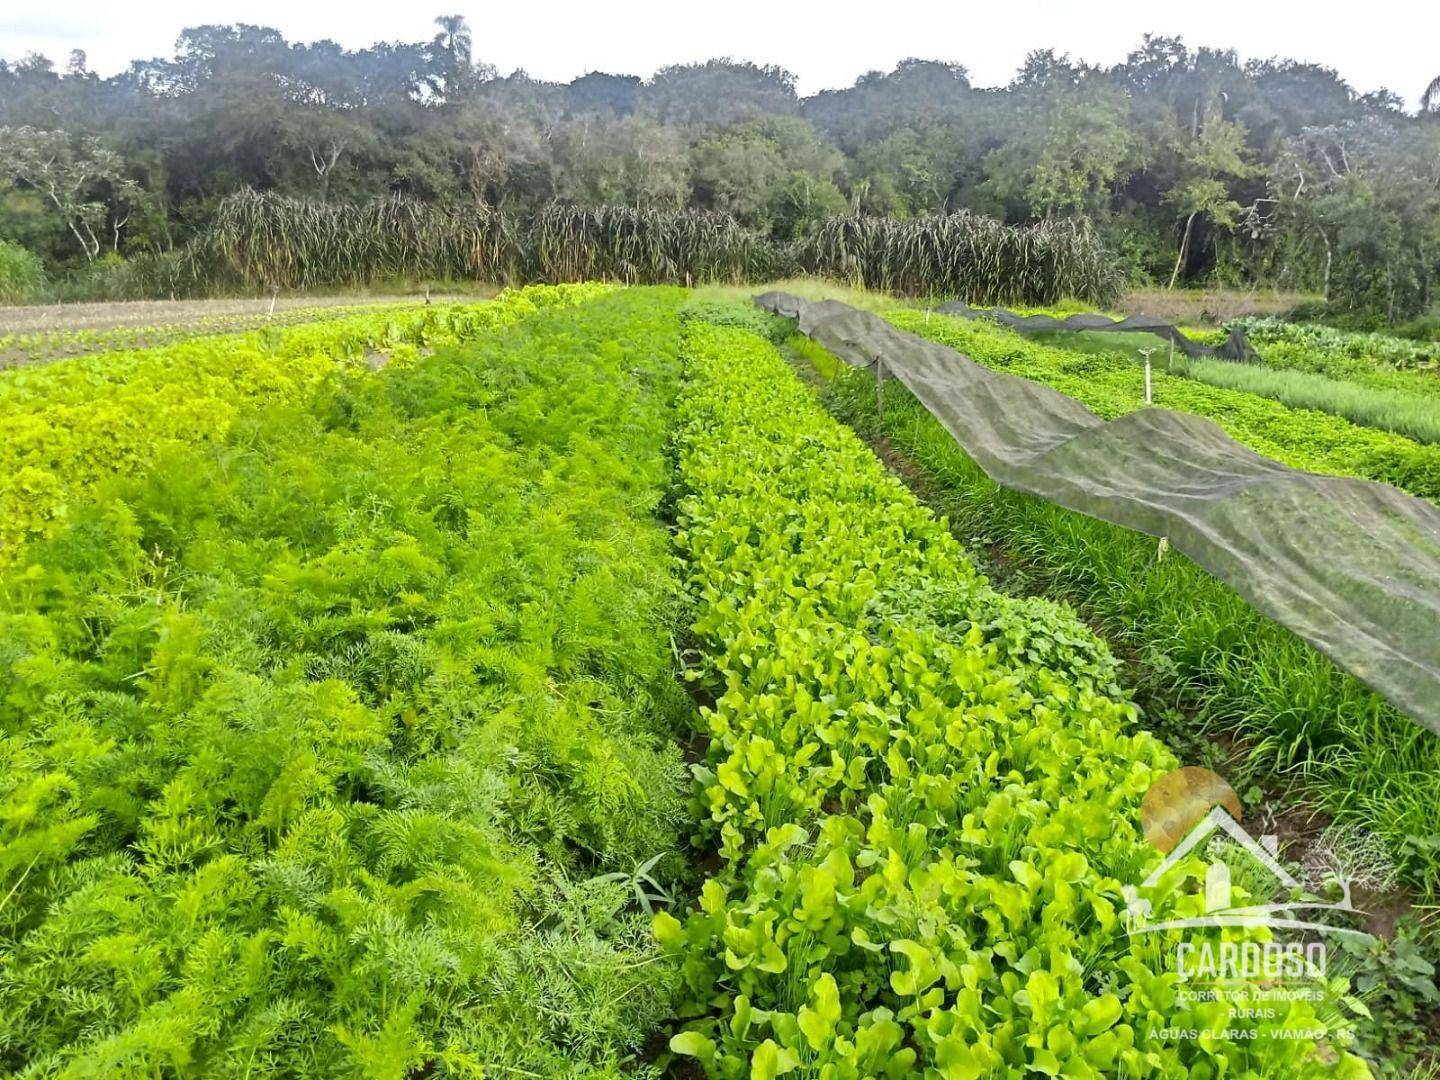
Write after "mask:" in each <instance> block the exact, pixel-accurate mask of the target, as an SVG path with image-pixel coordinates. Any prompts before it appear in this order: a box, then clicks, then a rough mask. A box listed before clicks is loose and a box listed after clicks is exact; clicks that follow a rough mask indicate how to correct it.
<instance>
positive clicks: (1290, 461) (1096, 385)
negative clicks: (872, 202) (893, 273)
mask: <svg viewBox="0 0 1440 1080" xmlns="http://www.w3.org/2000/svg"><path fill="white" fill-rule="evenodd" d="M885 318H886V319H888V320H889V321H890V322H892V323H893V324H894V325H895V326H897V327H899V328H900V329H902V330H908V331H910V332H911V333H914V334H918V335H920V336H921V337H925V338H929V339H930V340H932V341H938V342H940V343H941V344H944V345H949V346H950V347H952V348H954V349H958V350H959V351H960V352H962V353H964V354H965V355H966V356H969V357H970V358H971V359H972V360H975V361H977V362H979V363H982V364H984V365H986V366H987V367H991V368H994V369H996V370H998V371H1006V372H1009V373H1010V374H1012V375H1019V376H1022V377H1023V378H1027V379H1031V380H1034V381H1035V382H1040V383H1044V384H1045V385H1047V386H1052V387H1054V388H1055V389H1056V390H1059V391H1060V392H1061V393H1064V394H1068V395H1069V396H1070V397H1073V398H1075V399H1076V400H1077V401H1080V402H1083V403H1084V404H1085V405H1086V406H1088V407H1089V408H1090V409H1091V410H1092V411H1094V412H1095V413H1097V414H1098V415H1100V416H1102V417H1104V418H1105V419H1107V420H1111V419H1114V418H1115V417H1117V416H1120V415H1123V414H1124V413H1128V412H1133V411H1134V410H1136V409H1141V408H1144V407H1145V385H1144V376H1143V374H1142V372H1141V371H1140V369H1139V368H1138V367H1137V366H1136V365H1135V363H1134V362H1133V361H1132V360H1131V359H1129V358H1128V357H1126V356H1123V355H1120V354H1117V353H1109V352H1082V351H1078V350H1076V351H1072V350H1069V349H1062V348H1056V347H1054V346H1050V345H1043V344H1040V343H1038V342H1034V341H1027V340H1026V339H1024V338H1023V337H1021V336H1020V335H1019V334H1016V333H1014V332H1013V331H1010V330H1005V329H1002V328H1000V327H997V326H992V325H990V324H987V323H983V322H976V321H972V320H965V319H957V318H951V317H948V316H945V315H937V314H934V313H927V312H920V311H908V310H892V311H887V312H885ZM1153 386H1154V394H1153V400H1154V404H1155V405H1156V406H1157V407H1159V408H1165V409H1176V410H1179V411H1182V412H1190V413H1196V414H1198V415H1200V416H1204V417H1208V418H1209V419H1211V420H1213V421H1215V422H1216V423H1217V424H1219V425H1220V426H1221V427H1222V428H1224V429H1225V430H1226V431H1227V432H1228V433H1229V434H1230V435H1231V437H1232V438H1234V439H1235V440H1236V441H1238V442H1241V443H1244V444H1245V445H1246V446H1249V447H1250V448H1251V449H1253V450H1256V451H1258V452H1259V453H1261V454H1264V455H1265V456H1266V457H1270V458H1274V459H1275V460H1276V461H1283V462H1284V463H1285V464H1287V465H1292V466H1294V467H1295V468H1297V469H1307V470H1310V471H1312V472H1321V473H1329V474H1332V475H1335V476H1355V477H1360V478H1362V479H1367V480H1378V481H1381V482H1382V483H1387V484H1393V485H1394V486H1396V487H1398V488H1401V489H1403V490H1405V491H1408V492H1410V493H1411V494H1413V495H1419V496H1421V497H1422V498H1427V499H1430V500H1432V501H1440V446H1435V445H1428V444H1422V443H1419V442H1416V441H1415V440H1413V439H1408V438H1405V437H1404V436H1402V435H1396V434H1393V433H1391V432H1388V431H1377V430H1375V429H1373V428H1368V427H1364V426H1362V425H1360V424H1354V423H1351V422H1350V421H1348V420H1345V419H1342V418H1341V417H1338V416H1332V415H1330V414H1328V413H1324V412H1317V411H1315V410H1312V409H1299V408H1290V407H1289V406H1286V405H1284V404H1282V403H1281V402H1279V401H1272V400H1270V399H1268V398H1264V397H1260V396H1259V395H1257V394H1251V393H1246V392H1244V391H1241V390H1231V389H1225V388H1222V387H1216V386H1208V385H1206V384H1204V383H1201V382H1197V381H1195V380H1192V379H1187V378H1184V377H1182V376H1179V375H1171V374H1168V373H1166V372H1165V371H1163V370H1156V371H1155V372H1154V374H1153Z"/></svg>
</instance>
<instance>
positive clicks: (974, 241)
mask: <svg viewBox="0 0 1440 1080" xmlns="http://www.w3.org/2000/svg"><path fill="white" fill-rule="evenodd" d="M795 255H796V260H797V262H798V263H799V264H800V266H801V267H802V268H804V269H805V270H807V271H809V272H811V273H816V274H824V275H828V276H833V277H838V278H841V279H843V280H848V281H854V282H856V283H858V284H862V285H864V286H865V287H867V288H871V289H883V290H885V291H887V292H895V293H901V294H904V295H907V296H935V297H942V296H943V297H960V298H962V299H965V300H968V301H970V302H971V303H976V304H1018V303H1028V304H1053V303H1055V302H1056V301H1058V300H1060V299H1061V298H1062V297H1066V296H1072V297H1076V298H1078V299H1081V300H1085V301H1088V302H1090V303H1094V304H1100V305H1105V304H1109V303H1112V302H1114V301H1115V299H1116V298H1117V297H1118V296H1119V294H1120V288H1121V285H1122V281H1121V277H1120V273H1119V271H1118V268H1117V264H1116V262H1115V260H1114V259H1113V258H1112V257H1111V255H1110V253H1109V252H1107V251H1106V250H1105V247H1104V245H1103V244H1101V242H1100V240H1099V238H1098V237H1097V236H1096V234H1095V231H1094V230H1093V229H1092V228H1091V227H1090V226H1089V224H1088V223H1086V222H1083V221H1080V222H1077V221H1041V222H1037V223H1035V224H1033V225H1024V226H1016V225H1006V224H1004V223H1002V222H999V221H996V220H995V219H994V218H988V217H983V216H981V215H978V214H972V213H969V212H968V211H959V212H957V213H952V214H940V215H933V216H928V217H918V218H909V219H904V220H900V219H895V218H869V217H836V218H830V219H828V220H826V221H825V222H823V223H822V224H821V225H820V226H819V228H817V229H816V230H815V231H814V232H813V233H812V234H811V235H809V236H808V237H806V238H805V239H803V240H802V241H800V243H799V244H797V246H796V252H795Z"/></svg>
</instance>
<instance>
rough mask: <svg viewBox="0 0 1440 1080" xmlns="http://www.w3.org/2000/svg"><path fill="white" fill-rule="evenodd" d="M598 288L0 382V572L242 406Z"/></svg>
mask: <svg viewBox="0 0 1440 1080" xmlns="http://www.w3.org/2000/svg"><path fill="white" fill-rule="evenodd" d="M606 288H608V286H604V285H575V286H554V285H542V286H533V287H531V288H527V289H522V290H518V291H516V292H509V293H504V294H502V295H501V296H500V297H498V298H497V299H496V300H494V301H492V302H490V303H488V304H480V305H457V306H453V307H421V306H414V307H412V308H410V309H408V310H405V309H401V310H393V309H392V310H385V311H381V312H378V313H365V314H359V315H348V316H345V317H343V318H339V319H334V320H328V321H324V322H317V323H310V324H306V325H301V326H293V327H287V328H285V329H282V330H278V331H264V330H257V331H251V332H249V333H244V334H238V335H221V336H214V337H204V338H196V339H194V340H191V341H185V342H180V343H177V344H174V345H167V346H164V347H162V348H158V349H149V350H140V351H131V352H123V353H102V354H95V355H92V356H86V357H83V358H77V359H73V360H65V361H59V362H56V363H53V364H47V365H44V366H40V367H33V368H32V367H19V368H15V369H12V370H8V371H5V372H0V566H3V565H4V564H6V563H8V562H11V561H13V560H14V558H15V557H16V549H17V548H18V547H19V546H20V545H21V544H23V543H24V542H26V541H27V540H29V539H32V538H34V537H36V536H38V535H40V534H42V533H43V532H44V531H45V530H46V529H47V528H48V527H50V525H51V524H52V523H53V522H54V521H56V520H60V519H63V518H64V517H65V516H66V514H67V513H68V511H69V509H70V507H71V506H73V505H74V504H76V503H77V501H79V500H81V499H82V498H83V497H84V496H85V494H86V493H87V492H89V491H90V490H91V489H92V488H94V486H95V485H96V484H98V483H99V482H101V481H103V480H105V479H107V478H109V477H111V476H114V475H116V474H129V473H133V472H135V471H136V470H138V469H140V468H142V467H143V466H144V465H146V464H147V463H149V462H150V461H153V460H154V459H155V457H156V456H157V455H158V454H160V453H162V452H163V451H164V450H166V449H167V448H169V447H171V446H174V445H176V444H180V443H193V442H214V441H217V440H219V439H222V438H223V437H224V435H225V433H226V432H227V431H228V430H229V428H230V425H231V423H232V422H233V421H234V419H235V417H236V416H237V415H238V414H239V412H240V411H241V410H243V409H244V408H246V407H247V406H249V405H252V404H254V403H256V402H259V401H276V402H286V401H295V400H298V399H299V398H300V397H301V396H302V395H304V394H305V393H307V392H308V391H309V390H310V389H312V388H313V387H314V386H315V384H316V383H317V382H318V381H319V380H320V379H322V378H324V377H325V376H326V375H327V374H329V373H330V372H332V371H333V370H335V368H336V367H337V366H351V367H360V366H363V365H364V362H365V360H366V357H367V355H368V354H372V353H382V352H383V353H384V354H387V358H389V355H391V354H393V357H394V359H396V360H398V361H400V362H404V361H406V360H408V359H412V358H413V357H414V356H415V355H416V350H417V349H419V348H422V347H434V346H436V345H441V344H445V343H447V342H454V341H458V340H464V339H465V338H467V337H469V336H471V335H474V334H477V333H482V332H484V331H487V330H491V329H495V328H498V327H501V326H505V325H508V324H509V323H512V322H514V321H515V320H517V319H521V318H525V317H528V316H530V315H533V314H534V313H535V312H536V311H538V310H540V308H541V307H548V306H554V305H557V304H570V303H576V302H579V301H581V300H584V299H587V298H590V297H593V296H595V295H597V293H598V291H602V290H604V289H606Z"/></svg>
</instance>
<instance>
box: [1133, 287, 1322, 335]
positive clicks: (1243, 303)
mask: <svg viewBox="0 0 1440 1080" xmlns="http://www.w3.org/2000/svg"><path fill="white" fill-rule="evenodd" d="M1318 299H1319V297H1318V296H1316V295H1313V294H1311V293H1296V292H1271V291H1269V290H1254V291H1251V290H1248V289H1173V290H1172V289H1160V288H1150V289H1131V290H1130V291H1129V292H1127V293H1126V294H1125V295H1124V296H1122V297H1121V298H1120V300H1119V301H1118V302H1117V303H1116V304H1115V308H1116V310H1118V311H1120V312H1122V313H1124V314H1126V315H1152V316H1154V317H1156V318H1160V319H1165V320H1166V321H1168V322H1175V323H1188V324H1190V325H1192V326H1218V325H1219V324H1220V323H1223V322H1225V321H1226V320H1227V319H1236V318H1239V317H1240V316H1242V315H1284V314H1285V313H1286V312H1287V311H1289V310H1290V309H1291V308H1293V307H1294V306H1295V305H1296V304H1299V303H1302V302H1304V301H1307V300H1318Z"/></svg>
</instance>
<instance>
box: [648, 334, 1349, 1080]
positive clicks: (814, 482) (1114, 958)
mask: <svg viewBox="0 0 1440 1080" xmlns="http://www.w3.org/2000/svg"><path fill="white" fill-rule="evenodd" d="M686 357H687V360H688V363H689V365H690V368H689V370H690V375H691V382H690V384H689V387H688V389H687V391H686V393H685V395H684V397H683V399H682V404H681V408H680V414H681V427H680V437H679V445H680V456H679V470H680V484H681V497H680V500H679V503H678V515H679V530H678V532H677V539H678V542H679V546H680V549H681V551H682V552H683V553H684V555H685V556H686V559H687V562H688V577H689V584H690V589H691V591H692V593H693V595H694V597H695V601H696V621H695V631H696V633H697V635H698V637H699V639H700V642H701V644H702V646H703V648H704V652H705V656H706V662H705V665H704V671H703V672H702V673H700V674H703V675H704V676H705V677H707V678H708V680H709V682H710V684H711V685H712V686H713V689H714V692H715V695H716V700H715V704H714V707H713V708H711V709H707V710H705V712H704V728H705V733H706V734H707V735H708V736H709V738H710V743H709V748H708V752H707V755H706V759H705V766H704V768H703V770H701V771H700V773H699V776H700V787H701V791H700V794H699V798H698V809H699V810H700V811H701V812H702V813H703V814H704V815H705V816H707V817H708V818H709V819H710V821H711V823H712V827H713V828H714V830H715V831H716V832H717V833H718V839H719V844H720V852H721V855H722V856H723V858H724V860H725V862H724V865H723V867H722V868H721V869H720V870H719V872H718V873H717V874H716V875H715V876H714V877H713V878H712V879H711V880H710V881H708V882H707V883H706V884H705V886H704V888H703V890H702V892H701V897H700V902H699V906H698V909H696V910H695V911H693V912H692V913H690V914H689V915H688V916H687V917H686V918H685V919H684V920H683V921H682V920H680V919H677V918H675V917H674V916H672V915H670V914H668V913H662V914H660V915H659V916H657V918H656V921H655V931H656V934H657V936H658V938H659V939H660V940H661V941H662V942H663V943H665V944H666V945H667V947H668V948H669V949H670V950H671V952H672V955H674V956H675V957H676V958H677V959H678V960H679V961H680V962H681V963H682V965H683V971H684V976H685V980H686V986H687V989H688V991H689V994H690V1000H689V1003H688V1004H689V1008H690V1009H692V1010H694V1012H695V1013H697V1014H700V1015H701V1017H702V1018H701V1019H699V1020H697V1021H695V1022H693V1023H691V1024H690V1025H688V1027H687V1030H685V1031H684V1032H681V1033H680V1034H678V1035H676V1036H675V1038H674V1039H673V1041H672V1043H671V1047H672V1050H673V1051H675V1052H676V1053H681V1054H687V1055H691V1056H694V1057H696V1058H698V1059H700V1060H701V1061H702V1062H703V1063H704V1065H705V1067H706V1069H707V1072H708V1073H709V1074H710V1075H711V1076H715V1077H724V1078H744V1077H751V1078H754V1077H775V1076H777V1075H779V1074H782V1073H786V1072H792V1071H794V1072H795V1074H796V1075H803V1076H818V1077H829V1078H832V1080H859V1078H861V1077H877V1076H887V1077H909V1076H920V1075H924V1076H928V1077H982V1076H1006V1077H1022V1076H1029V1075H1034V1074H1044V1075H1048V1076H1071V1077H1096V1076H1099V1075H1123V1076H1154V1077H1161V1076H1163V1077H1187V1076H1189V1077H1211V1078H1214V1077H1220V1076H1233V1077H1244V1078H1258V1077H1273V1076H1281V1075H1284V1076H1292V1077H1317V1078H1318V1077H1334V1076H1351V1077H1353V1076H1364V1075H1367V1070H1366V1067H1365V1066H1364V1064H1363V1063H1362V1062H1360V1061H1359V1060H1358V1059H1356V1058H1354V1057H1353V1056H1350V1055H1347V1054H1344V1053H1343V1051H1342V1052H1339V1053H1336V1052H1334V1049H1333V1047H1327V1048H1325V1049H1324V1050H1320V1049H1318V1048H1317V1046H1316V1043H1315V1041H1313V1040H1312V1039H1309V1038H1293V1037H1287V1035H1293V1034H1294V1032H1295V1031H1296V1030H1297V1028H1303V1029H1309V1030H1311V1031H1314V1032H1319V1033H1321V1035H1322V1039H1324V1040H1327V1041H1329V1040H1331V1039H1334V1038H1335V1037H1336V1036H1337V1035H1340V1034H1343V1032H1342V1030H1341V1029H1343V1028H1344V1026H1345V1025H1344V1021H1343V1020H1342V1019H1341V1018H1340V1015H1339V1013H1338V1012H1337V1011H1336V1010H1335V1008H1334V1003H1333V1002H1326V1003H1323V1004H1319V1005H1312V1003H1309V1002H1291V1003H1285V1002H1280V1003H1277V1005H1276V1012H1275V1017H1274V1018H1273V1019H1260V1020H1258V1021H1253V1022H1252V1021H1248V1020H1239V1021H1237V1023H1236V1025H1235V1026H1236V1027H1237V1028H1242V1029H1243V1028H1249V1027H1252V1026H1253V1027H1255V1028H1256V1029H1257V1030H1258V1031H1259V1038H1257V1039H1256V1040H1254V1041H1253V1042H1250V1041H1247V1040H1246V1039H1245V1038H1243V1037H1242V1038H1239V1039H1236V1040H1230V1039H1228V1038H1226V1037H1224V1036H1217V1037H1215V1038H1206V1039H1198V1040H1196V1039H1183V1038H1182V1039H1170V1038H1167V1037H1166V1036H1165V1034H1164V1033H1163V1029H1166V1028H1171V1029H1175V1028H1178V1029H1189V1028H1196V1029H1207V1030H1212V1031H1213V1030H1217V1029H1223V1028H1225V1027H1226V1026H1227V1023H1228V1022H1229V1020H1230V1008H1231V1006H1230V1005H1229V1004H1227V1003H1225V1002H1223V1001H1222V1002H1218V1003H1210V1002H1191V1001H1186V1000H1184V999H1182V998H1181V997H1179V995H1178V990H1179V987H1178V985H1177V977H1176V975H1175V973H1174V972H1173V970H1171V968H1172V966H1173V961H1172V951H1173V946H1174V943H1175V942H1174V939H1173V938H1171V937H1169V936H1168V935H1166V934H1157V935H1153V936H1146V937H1143V938H1131V937H1127V936H1126V933H1125V929H1124V925H1123V921H1122V918H1121V911H1122V909H1123V907H1124V904H1125V900H1124V898H1123V895H1122V885H1123V884H1125V883H1138V882H1139V881H1140V880H1141V879H1142V878H1143V877H1144V876H1145V872H1146V871H1147V869H1148V868H1149V867H1151V866H1153V865H1154V863H1155V862H1157V861H1158V860H1159V858H1160V855H1159V853H1158V852H1156V851H1155V850H1154V849H1153V848H1151V847H1150V846H1149V845H1148V844H1147V843H1146V841H1145V839H1144V838H1143V837H1142V835H1141V833H1140V828H1139V816H1138V804H1139V801H1140V799H1141V797H1142V796H1143V795H1144V793H1145V792H1146V790H1147V789H1148V787H1149V785H1150V784H1151V783H1152V781H1153V780H1154V779H1155V778H1156V777H1157V776H1159V775H1160V774H1161V773H1162V772H1163V771H1165V770H1167V769H1170V768H1172V767H1173V766H1174V765H1175V761H1174V759H1173V758H1172V757H1171V755H1170V754H1169V752H1168V751H1167V750H1166V749H1165V748H1164V747H1163V746H1162V745H1161V744H1160V743H1159V742H1158V741H1157V740H1155V739H1154V738H1153V737H1151V736H1150V735H1148V734H1145V733H1142V732H1136V731H1135V730H1134V720H1135V710H1134V708H1133V706H1132V705H1130V704H1129V703H1128V702H1126V701H1125V700H1124V699H1123V697H1122V696H1121V695H1120V694H1119V692H1118V691H1117V690H1116V689H1115V686H1114V672H1115V667H1114V661H1113V659H1112V658H1111V656H1110V655H1109V653H1108V651H1107V650H1106V649H1105V648H1104V646H1103V645H1102V644H1100V643H1099V642H1098V640H1097V639H1096V638H1095V637H1094V636H1093V635H1091V634H1090V633H1089V632H1088V631H1087V630H1086V629H1085V628H1084V627H1083V626H1082V625H1080V624H1079V623H1078V622H1077V621H1076V619H1075V618H1074V616H1073V615H1072V614H1070V613H1069V612H1067V611H1065V610H1063V609H1060V608H1058V607H1056V606H1054V605H1050V604H1046V603H1043V602H1040V601H1017V600H1012V599H1008V598H1005V597H1002V596H1000V595H998V594H996V593H995V592H993V591H992V590H991V589H990V588H989V587H988V586H987V585H986V584H985V583H984V581H983V579H980V578H979V577H978V576H977V575H976V572H975V570H974V568H973V567H972V565H971V564H970V562H969V561H968V560H967V559H966V557H965V555H964V553H963V552H962V551H961V549H960V547H959V545H958V543H957V542H956V541H955V540H954V538H953V537H952V536H951V535H950V532H949V530H948V529H947V527H946V525H945V523H944V522H943V521H938V520H936V519H934V518H933V517H932V516H931V515H930V514H929V512H928V511H926V510H925V509H924V508H923V507H921V506H920V505H919V504H917V502H916V501H915V499H914V498H913V497H912V496H911V495H910V493H909V492H908V491H907V490H906V489H905V488H904V486H903V485H902V484H900V482H899V481H897V480H896V479H895V478H893V477H891V476H890V475H888V474H887V472H886V471H885V469H884V468H883V466H882V465H881V464H880V462H879V461H877V460H876V459H875V458H874V457H873V456H872V455H871V454H870V453H869V452H868V451H867V450H866V449H865V448H864V446H863V445H862V444H861V443H860V442H859V440H858V439H857V438H856V437H855V436H854V434H853V433H851V432H850V431H849V430H848V429H842V428H841V427H840V426H839V425H838V424H836V423H835V422H834V421H833V420H831V419H830V418H829V417H827V416H826V415H825V414H824V413H823V412H822V411H821V410H820V408H819V406H818V405H817V404H816V402H815V401H814V399H813V398H812V397H811V396H810V395H809V394H807V393H806V392H805V390H804V389H803V387H802V386H801V385H800V384H799V383H798V381H797V380H796V379H795V377H794V376H793V374H792V373H791V372H790V371H789V370H788V368H787V367H786V365H785V363H784V361H783V360H782V359H781V358H780V356H779V355H778V354H777V353H776V351H775V349H774V348H773V347H772V346H771V345H769V344H768V343H767V342H765V341H764V340H762V339H760V338H758V337H755V336H754V335H751V334H747V333H746V332H744V331H743V330H741V329H737V328H734V327H712V326H707V325H705V324H702V323H698V322H697V323H691V324H690V327H689V329H688V330H687V338H686ZM1203 874H1204V864H1203V862H1202V860H1201V859H1199V858H1198V857H1192V858H1189V859H1186V860H1182V862H1181V864H1179V865H1178V866H1177V868H1176V869H1175V871H1174V872H1173V873H1172V874H1171V875H1167V877H1166V878H1163V879H1162V881H1161V883H1160V885H1159V886H1158V887H1157V889H1156V890H1155V891H1154V893H1153V894H1152V895H1151V896H1150V900H1151V901H1152V902H1153V904H1154V910H1155V914H1156V916H1157V918H1158V917H1162V913H1165V914H1164V917H1169V916H1171V915H1174V916H1182V917H1183V916H1188V915H1193V914H1195V913H1197V912H1199V911H1200V910H1201V905H1202V903H1203V898H1202V897H1201V896H1199V895H1197V894H1196V892H1195V889H1194V886H1195V883H1196V881H1197V880H1198V879H1200V878H1202V877H1203ZM1227 933H1233V932H1232V931H1227ZM1332 989H1333V987H1332ZM1317 1010H1318V1015H1317ZM1337 1041H1338V1040H1337Z"/></svg>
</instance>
